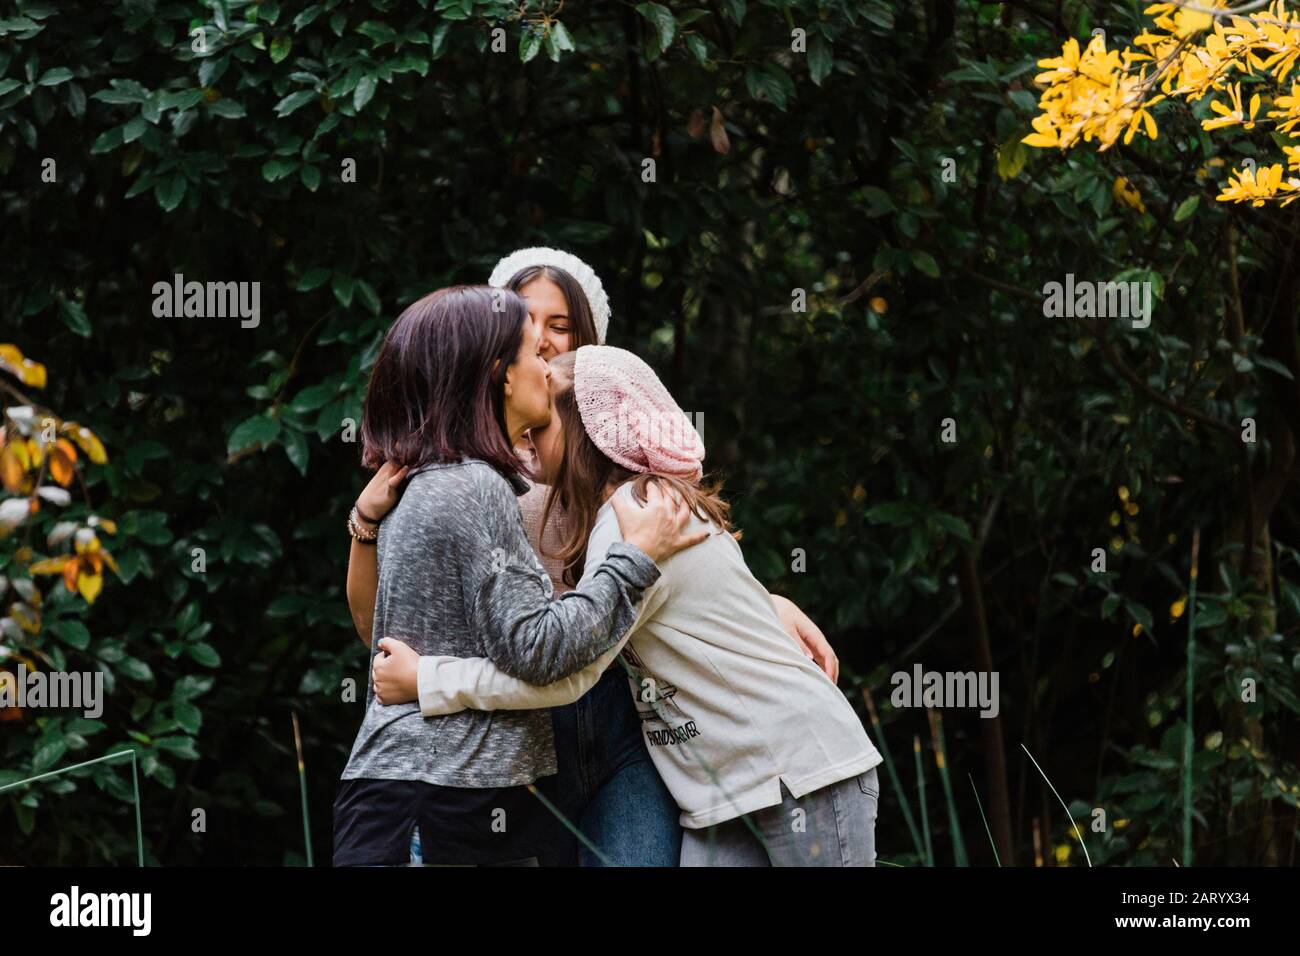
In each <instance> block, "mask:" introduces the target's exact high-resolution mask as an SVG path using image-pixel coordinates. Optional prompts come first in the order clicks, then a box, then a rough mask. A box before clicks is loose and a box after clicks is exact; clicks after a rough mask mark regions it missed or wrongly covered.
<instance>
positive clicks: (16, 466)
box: [0, 440, 27, 492]
mask: <svg viewBox="0 0 1300 956" xmlns="http://www.w3.org/2000/svg"><path fill="white" fill-rule="evenodd" d="M26 457H27V448H26V446H25V445H24V444H23V443H22V441H20V440H15V441H11V442H10V443H9V444H8V445H5V447H4V450H3V451H0V482H3V484H4V487H5V491H8V492H17V491H18V490H19V489H20V488H21V487H22V485H23V477H24V476H25V475H26V474H27V463H26V461H25V459H26Z"/></svg>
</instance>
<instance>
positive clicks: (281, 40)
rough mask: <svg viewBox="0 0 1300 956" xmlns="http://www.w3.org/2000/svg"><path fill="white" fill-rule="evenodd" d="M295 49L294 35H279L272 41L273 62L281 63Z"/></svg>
mask: <svg viewBox="0 0 1300 956" xmlns="http://www.w3.org/2000/svg"><path fill="white" fill-rule="evenodd" d="M292 49H293V37H290V36H288V35H285V36H278V37H276V38H275V39H274V40H272V41H271V62H272V63H280V62H282V61H283V60H284V58H285V57H287V56H288V55H289V51H290V50H292Z"/></svg>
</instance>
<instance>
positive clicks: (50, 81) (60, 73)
mask: <svg viewBox="0 0 1300 956" xmlns="http://www.w3.org/2000/svg"><path fill="white" fill-rule="evenodd" d="M72 75H73V74H72V71H71V70H69V69H68V68H67V67H66V66H56V67H55V68H54V69H52V70H46V71H45V73H44V74H43V75H42V76H41V78H40V80H39V81H37V86H58V85H59V84H60V83H66V82H68V80H70V79H72Z"/></svg>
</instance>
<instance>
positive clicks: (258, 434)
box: [226, 415, 280, 455]
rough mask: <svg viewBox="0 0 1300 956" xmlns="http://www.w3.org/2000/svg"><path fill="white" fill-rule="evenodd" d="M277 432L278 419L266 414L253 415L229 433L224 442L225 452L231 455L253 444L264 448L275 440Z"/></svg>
mask: <svg viewBox="0 0 1300 956" xmlns="http://www.w3.org/2000/svg"><path fill="white" fill-rule="evenodd" d="M279 434H280V422H279V419H275V418H270V417H269V416H267V415H254V416H253V417H252V418H249V419H247V420H245V421H243V422H241V423H240V424H239V425H237V426H236V427H235V430H234V431H232V432H231V433H230V440H229V441H227V442H226V453H227V454H230V455H233V454H235V453H236V452H240V451H243V450H244V449H245V448H251V447H253V446H254V445H260V446H261V447H263V448H265V447H267V446H268V445H270V444H271V442H273V441H275V439H276V436H277V435H279Z"/></svg>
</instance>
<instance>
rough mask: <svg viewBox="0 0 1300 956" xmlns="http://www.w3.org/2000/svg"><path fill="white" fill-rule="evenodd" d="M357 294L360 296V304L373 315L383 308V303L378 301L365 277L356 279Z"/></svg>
mask: <svg viewBox="0 0 1300 956" xmlns="http://www.w3.org/2000/svg"><path fill="white" fill-rule="evenodd" d="M356 291H357V295H359V296H360V297H361V304H362V305H364V306H365V307H366V308H367V309H369V310H370V311H371V312H372V313H374V314H375V315H378V314H379V313H380V311H381V310H382V309H383V307H384V306H383V303H382V302H380V301H379V296H378V295H377V294H376V293H375V290H374V289H373V288H372V287H371V285H370V283H369V282H367V281H366V280H365V279H358V280H357V284H356Z"/></svg>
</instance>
